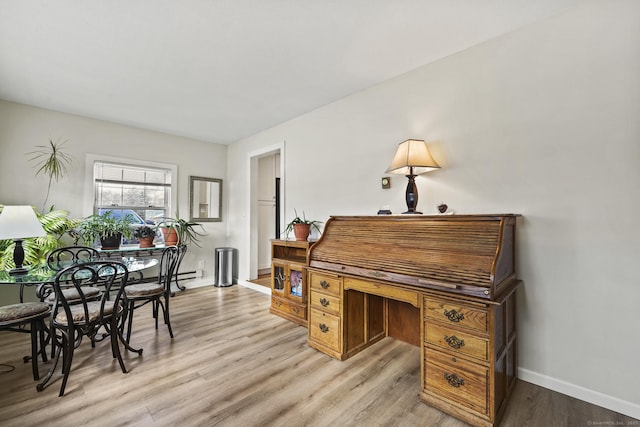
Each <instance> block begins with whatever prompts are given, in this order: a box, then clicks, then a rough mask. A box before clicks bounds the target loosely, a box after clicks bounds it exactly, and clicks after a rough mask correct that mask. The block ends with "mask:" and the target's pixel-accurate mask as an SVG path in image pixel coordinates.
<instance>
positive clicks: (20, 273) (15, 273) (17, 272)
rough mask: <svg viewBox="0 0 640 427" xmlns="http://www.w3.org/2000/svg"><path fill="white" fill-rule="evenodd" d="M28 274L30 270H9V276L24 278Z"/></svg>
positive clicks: (21, 268) (22, 268)
mask: <svg viewBox="0 0 640 427" xmlns="http://www.w3.org/2000/svg"><path fill="white" fill-rule="evenodd" d="M27 273H28V270H27V269H26V268H24V267H20V268H12V269H11V270H9V274H10V275H12V276H23V275H25V274H27Z"/></svg>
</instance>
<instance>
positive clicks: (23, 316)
mask: <svg viewBox="0 0 640 427" xmlns="http://www.w3.org/2000/svg"><path fill="white" fill-rule="evenodd" d="M50 313H51V307H49V305H48V304H45V303H43V302H22V303H19V304H11V305H5V306H2V307H0V330H8V331H14V332H24V333H30V334H31V370H32V371H33V379H34V380H38V379H40V374H39V371H38V353H41V354H42V361H43V362H46V361H47V352H46V351H45V349H44V347H45V338H44V330H45V324H44V319H46V318H47V317H48V316H49V314H50ZM26 325H29V329H27V328H26ZM38 335H39V336H40V350H38ZM28 360H29V357H28V356H25V358H24V361H25V363H26V362H27V361H28Z"/></svg>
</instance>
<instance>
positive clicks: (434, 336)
mask: <svg viewBox="0 0 640 427" xmlns="http://www.w3.org/2000/svg"><path fill="white" fill-rule="evenodd" d="M424 327H425V341H426V342H427V343H428V344H433V345H437V346H439V347H443V348H446V349H447V350H450V351H453V352H455V353H459V354H465V355H468V356H472V357H477V358H478V359H482V360H488V356H489V341H488V339H486V338H483V337H478V336H475V335H473V334H472V333H470V332H464V331H462V330H460V329H455V328H450V327H447V326H445V325H440V324H438V323H435V322H425V325H424Z"/></svg>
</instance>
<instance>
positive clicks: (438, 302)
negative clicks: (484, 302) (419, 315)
mask: <svg viewBox="0 0 640 427" xmlns="http://www.w3.org/2000/svg"><path fill="white" fill-rule="evenodd" d="M424 313H425V318H429V319H433V320H437V321H439V322H444V323H447V324H451V325H455V326H462V327H464V328H469V329H474V330H476V331H482V332H489V322H488V318H489V317H488V316H487V311H486V310H483V309H481V308H476V307H471V306H467V305H465V304H462V303H456V302H452V301H448V300H444V299H438V298H432V297H425V298H424Z"/></svg>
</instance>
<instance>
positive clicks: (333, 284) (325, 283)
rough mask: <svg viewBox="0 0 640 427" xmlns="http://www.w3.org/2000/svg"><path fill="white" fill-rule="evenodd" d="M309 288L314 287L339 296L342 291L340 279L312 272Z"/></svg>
mask: <svg viewBox="0 0 640 427" xmlns="http://www.w3.org/2000/svg"><path fill="white" fill-rule="evenodd" d="M310 279H311V285H310V288H311V289H315V290H317V291H319V292H324V293H326V294H331V295H335V296H338V297H339V296H340V294H341V292H342V279H341V278H340V277H336V276H326V275H323V274H318V273H315V272H312V273H311V274H310Z"/></svg>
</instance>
